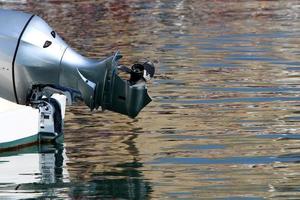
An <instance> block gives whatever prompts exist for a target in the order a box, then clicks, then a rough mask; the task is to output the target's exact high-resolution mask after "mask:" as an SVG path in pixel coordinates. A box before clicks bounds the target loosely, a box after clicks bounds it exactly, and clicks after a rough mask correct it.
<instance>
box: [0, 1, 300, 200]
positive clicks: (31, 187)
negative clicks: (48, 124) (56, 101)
mask: <svg viewBox="0 0 300 200" xmlns="http://www.w3.org/2000/svg"><path fill="white" fill-rule="evenodd" d="M0 7H1V8H12V9H19V10H25V11H29V12H33V13H36V14H39V15H40V16H42V17H43V18H44V19H46V20H47V22H49V24H50V25H51V26H52V27H53V28H54V30H55V31H56V32H57V33H58V34H59V35H61V36H63V38H64V39H65V40H66V41H67V42H68V43H69V44H70V45H71V46H72V47H74V48H75V49H77V50H78V51H79V52H80V53H82V54H84V55H86V56H89V57H93V58H103V57H104V56H107V55H110V54H111V53H112V52H113V51H116V50H120V51H121V53H122V54H123V55H124V58H123V59H122V61H121V62H122V64H125V65H130V64H131V63H133V62H134V61H136V60H138V59H139V58H149V59H152V60H153V61H154V62H155V63H156V66H157V73H156V76H155V79H154V80H153V81H152V82H151V84H150V85H149V93H150V94H151V96H152V98H153V101H152V102H151V104H149V105H148V106H147V107H146V108H145V109H144V110H143V111H142V112H141V113H140V115H139V116H138V117H137V118H136V119H129V118H127V117H124V116H120V115H118V114H114V113H111V112H108V111H105V112H101V111H98V112H95V111H94V112H90V111H89V109H88V108H87V107H85V106H83V105H81V104H79V105H74V106H71V107H68V109H67V114H66V120H65V142H64V144H63V146H60V145H59V146H51V145H50V146H37V147H29V148H26V149H21V150H20V151H17V152H10V153H4V154H1V155H0V169H1V174H0V199H30V198H39V199H45V198H49V199H51V198H53V199H220V200H221V199H222V200H226V199H233V200H235V199H237V200H240V199H243V200H244V199H245V200H248V199H249V200H256V199H299V196H300V187H299V185H300V174H299V167H300V166H299V163H300V154H299V152H300V151H299V149H300V143H299V138H300V131H299V130H300V129H299V128H300V126H299V121H300V112H299V108H300V103H299V102H300V96H299V91H300V87H299V77H300V73H299V69H300V68H299V63H300V60H299V58H300V57H299V55H300V51H299V49H300V39H299V31H300V24H299V18H300V15H299V13H300V2H298V1H294V0H285V1H258V0H254V1H233V0H228V1H208V0H201V1H198V0H197V1H196V0H191V1H186V0H172V1H171V0H166V1H160V0H155V1H150V0H142V1H138V0H131V1H125V0H122V1H116V0H107V1H106V0H103V1H81V2H69V1H43V2H41V1H30V0H22V1H21V0H20V1H18V0H17V1H10V2H9V1H1V2H0Z"/></svg>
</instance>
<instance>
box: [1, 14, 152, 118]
mask: <svg viewBox="0 0 300 200" xmlns="http://www.w3.org/2000/svg"><path fill="white" fill-rule="evenodd" d="M0 27H1V28H0V97H2V98H5V99H7V100H10V101H13V102H16V103H19V104H24V105H32V104H34V103H35V102H38V101H39V100H41V99H42V98H45V97H47V98H48V97H50V96H51V95H52V94H54V93H62V94H65V95H66V96H67V99H68V102H69V103H70V102H72V101H74V100H75V99H76V98H77V97H78V98H81V99H82V100H83V101H84V102H85V104H86V105H87V106H88V107H89V108H90V109H91V110H93V109H98V108H99V107H101V108H102V109H103V110H105V109H107V110H111V111H114V112H118V113H121V114H124V115H128V116H129V117H132V118H134V117H136V116H137V115H138V113H139V112H140V111H141V109H142V108H143V107H145V106H146V105H147V104H148V103H149V102H150V101H151V98H150V97H149V95H148V93H147V87H146V81H147V80H149V79H150V78H152V77H153V75H154V65H153V64H152V63H151V62H149V61H147V62H144V63H137V64H134V65H133V66H132V68H131V69H129V68H127V67H125V66H121V65H119V64H118V61H119V60H120V58H121V57H122V56H121V55H120V54H119V52H117V53H115V54H114V55H112V56H110V57H108V58H106V59H104V60H97V59H89V58H86V57H83V56H81V55H80V54H78V53H77V52H75V51H74V50H73V49H72V48H70V47H69V46H68V45H67V44H66V43H65V42H64V41H63V40H62V39H61V38H60V37H59V36H58V35H57V33H56V32H55V31H54V30H53V29H52V28H51V27H49V25H48V24H47V23H46V22H45V21H44V20H43V19H41V18H40V17H38V16H36V15H32V14H28V13H24V12H18V11H10V10H1V9H0ZM120 70H121V71H124V72H126V73H129V74H130V79H129V80H123V79H122V78H121V77H120V76H119V75H118V74H119V71H120Z"/></svg>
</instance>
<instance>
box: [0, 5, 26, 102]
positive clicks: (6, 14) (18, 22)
mask: <svg viewBox="0 0 300 200" xmlns="http://www.w3.org/2000/svg"><path fill="white" fill-rule="evenodd" d="M31 17H32V15H31V14H27V13H23V12H16V11H8V10H1V9H0V27H1V28H0V96H1V97H3V98H5V99H7V100H10V101H13V102H15V101H16V98H15V94H14V77H13V75H14V71H13V62H14V57H15V53H16V50H17V46H18V41H19V38H20V35H21V34H22V32H23V30H24V28H25V26H26V24H27V23H28V22H29V20H30V18H31ZM12 24H13V26H12Z"/></svg>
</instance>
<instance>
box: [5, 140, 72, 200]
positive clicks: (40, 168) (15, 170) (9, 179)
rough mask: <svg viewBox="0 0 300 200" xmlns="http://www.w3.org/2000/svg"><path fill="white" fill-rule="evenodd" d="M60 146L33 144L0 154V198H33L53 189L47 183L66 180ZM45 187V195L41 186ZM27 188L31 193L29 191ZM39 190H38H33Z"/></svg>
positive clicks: (58, 182)
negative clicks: (0, 172)
mask: <svg viewBox="0 0 300 200" xmlns="http://www.w3.org/2000/svg"><path fill="white" fill-rule="evenodd" d="M65 156H66V155H65V153H64V152H63V146H62V145H32V146H30V147H26V148H22V149H20V150H17V151H6V152H2V153H0V171H2V172H4V171H5V173H2V174H1V176H0V199H24V198H26V199H27V198H30V199H36V198H41V199H44V198H42V197H41V196H43V195H45V196H47V195H49V192H53V195H55V191H54V190H51V188H49V185H50V186H51V185H55V184H64V183H68V182H69V178H68V177H69V174H68V171H67V170H66V168H65V162H64V158H65ZM38 185H39V186H41V187H47V189H48V190H47V192H45V194H43V193H41V192H40V190H41V187H40V188H38ZM28 191H30V192H28ZM33 191H38V192H33Z"/></svg>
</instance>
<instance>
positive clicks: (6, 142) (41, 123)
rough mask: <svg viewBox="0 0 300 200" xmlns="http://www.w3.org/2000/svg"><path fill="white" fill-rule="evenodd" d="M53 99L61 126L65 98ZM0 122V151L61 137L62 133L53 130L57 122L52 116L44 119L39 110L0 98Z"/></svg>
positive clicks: (56, 97)
mask: <svg viewBox="0 0 300 200" xmlns="http://www.w3.org/2000/svg"><path fill="white" fill-rule="evenodd" d="M53 99H55V100H56V101H57V102H58V104H57V105H59V107H60V110H61V112H60V122H59V123H60V124H62V121H63V118H64V111H65V101H66V98H65V96H63V95H56V96H53ZM50 114H51V113H50ZM0 121H1V126H0V151H6V150H9V149H14V148H20V147H22V146H28V145H32V144H35V143H39V142H43V141H46V140H47V141H49V140H50V141H51V140H56V139H58V138H61V137H62V133H58V132H56V131H55V130H54V126H55V124H56V123H57V122H56V121H55V119H54V117H53V116H50V117H49V116H48V117H45V112H44V111H43V110H41V109H40V108H32V107H30V106H23V105H18V104H15V103H12V102H10V101H7V100H4V99H1V98H0Z"/></svg>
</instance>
